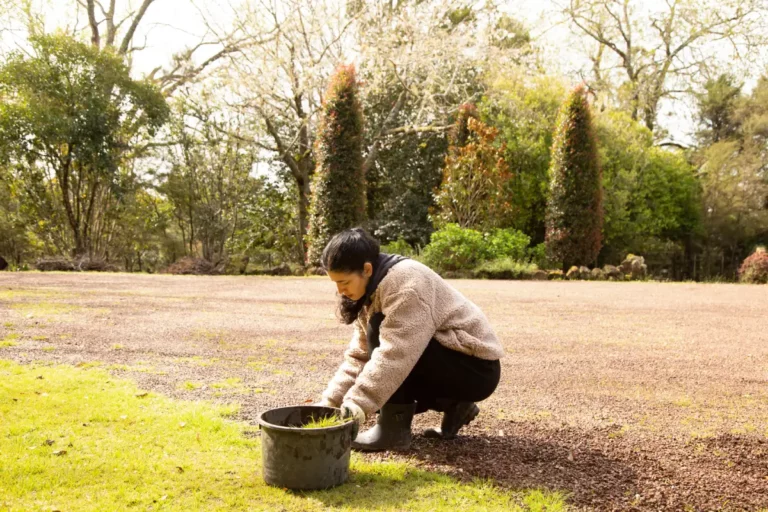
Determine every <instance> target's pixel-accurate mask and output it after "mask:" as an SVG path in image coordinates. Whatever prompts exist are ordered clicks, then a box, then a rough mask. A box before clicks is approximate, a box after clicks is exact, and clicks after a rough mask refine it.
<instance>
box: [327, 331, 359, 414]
mask: <svg viewBox="0 0 768 512" xmlns="http://www.w3.org/2000/svg"><path fill="white" fill-rule="evenodd" d="M354 324H355V330H354V332H353V333H352V340H351V341H350V342H349V347H347V350H346V352H344V362H343V363H341V366H340V367H339V369H338V370H336V374H335V375H334V376H333V378H332V379H331V381H330V382H329V383H328V387H327V388H326V390H325V391H324V392H323V400H324V401H326V402H328V403H329V404H330V405H331V406H333V407H339V406H340V405H341V401H342V399H343V398H344V395H345V394H346V393H347V391H348V390H349V388H351V387H352V386H353V385H354V384H355V379H357V376H358V375H359V374H360V371H361V370H362V369H363V366H365V363H366V362H367V361H368V340H367V339H366V337H365V332H364V331H363V329H362V327H360V322H358V321H355V323H354Z"/></svg>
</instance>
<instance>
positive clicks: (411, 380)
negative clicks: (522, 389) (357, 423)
mask: <svg viewBox="0 0 768 512" xmlns="http://www.w3.org/2000/svg"><path fill="white" fill-rule="evenodd" d="M383 320H384V314H382V313H376V314H375V315H373V317H372V318H371V319H370V321H369V322H368V328H367V333H366V334H367V338H368V353H369V355H372V354H373V351H374V350H376V349H377V348H378V346H379V329H380V326H381V322H382V321H383ZM500 378H501V363H499V361H498V360H496V361H487V360H485V359H480V358H478V357H473V356H469V355H467V354H462V353H461V352H457V351H455V350H451V349H449V348H446V347H444V346H443V345H441V344H440V342H439V341H437V340H436V339H435V338H432V339H431V340H430V342H429V345H427V348H426V350H424V353H423V354H422V355H421V358H420V359H419V360H418V362H417V363H416V366H414V367H413V370H411V373H410V374H409V375H408V377H407V378H406V379H405V381H404V382H403V383H402V385H401V386H400V387H399V388H398V389H397V391H395V393H394V394H393V395H392V396H391V397H390V399H389V400H387V403H388V404H411V403H413V402H414V401H416V402H417V406H416V413H417V414H419V413H422V412H426V411H428V410H434V411H441V412H442V411H443V410H444V408H445V406H446V404H447V403H450V402H454V401H459V402H479V401H481V400H485V399H486V398H488V397H489V396H491V394H492V393H493V392H494V391H495V390H496V386H498V384H499V379H500Z"/></svg>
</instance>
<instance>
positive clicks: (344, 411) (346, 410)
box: [341, 401, 365, 425]
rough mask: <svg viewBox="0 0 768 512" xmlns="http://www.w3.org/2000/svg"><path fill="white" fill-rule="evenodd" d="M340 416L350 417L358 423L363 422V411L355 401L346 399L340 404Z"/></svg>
mask: <svg viewBox="0 0 768 512" xmlns="http://www.w3.org/2000/svg"><path fill="white" fill-rule="evenodd" d="M341 417H342V418H352V419H354V420H355V421H356V422H357V424H358V425H362V424H363V423H365V413H364V412H363V410H362V409H361V408H360V406H359V405H357V404H356V403H355V402H350V401H346V402H344V403H343V404H341Z"/></svg>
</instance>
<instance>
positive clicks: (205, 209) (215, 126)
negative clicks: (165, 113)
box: [157, 102, 295, 265]
mask: <svg viewBox="0 0 768 512" xmlns="http://www.w3.org/2000/svg"><path fill="white" fill-rule="evenodd" d="M190 110H191V106H190V105H189V104H185V103H184V102H178V103H177V104H176V105H175V107H174V116H173V120H172V123H171V130H170V131H171V135H172V136H173V137H174V138H175V139H177V140H179V141H180V143H179V144H178V145H175V146H172V147H171V148H169V149H168V151H167V154H166V161H167V162H168V163H169V164H170V170H169V171H168V172H163V173H160V174H158V176H157V177H158V180H159V185H158V190H159V191H160V192H161V193H162V194H164V195H165V197H167V199H168V201H169V203H170V205H171V206H172V214H173V218H174V220H175V221H176V225H177V227H178V231H179V233H180V237H181V242H182V245H183V247H184V250H183V254H184V255H189V256H193V257H202V258H203V259H205V260H207V261H209V262H212V263H214V265H217V264H219V263H220V262H222V261H225V260H226V259H227V257H228V256H229V254H230V253H231V252H236V253H244V252H247V251H249V250H252V249H254V248H255V247H256V246H258V245H259V244H262V245H266V246H269V247H273V246H274V245H275V243H276V240H278V239H280V236H281V234H282V233H283V232H284V231H285V230H286V229H290V223H289V222H286V221H287V220H288V218H289V216H288V215H287V214H286V213H285V211H284V210H285V208H284V205H283V204H282V203H281V200H282V194H281V193H280V191H278V190H277V189H276V188H275V187H273V186H272V185H271V184H270V183H269V182H268V181H267V180H266V178H264V177H255V176H252V171H253V167H254V164H255V162H256V157H257V155H256V149H255V147H254V146H253V145H252V144H249V143H247V142H244V141H243V140H242V138H240V137H225V138H222V137H221V135H220V133H221V132H222V131H226V132H230V133H237V132H238V131H239V130H240V129H241V128H242V127H241V125H240V124H239V122H238V120H224V119H218V118H216V117H215V116H214V114H213V112H210V111H203V110H200V109H198V110H197V112H195V114H196V116H197V117H198V118H202V119H203V120H204V121H205V122H204V123H202V125H201V126H199V127H195V128H191V127H190V126H189V125H188V122H187V120H186V116H187V115H188V113H189V112H190ZM265 203H266V204H265ZM265 210H266V211H265ZM267 215H274V217H273V218H266V216H267ZM267 231H270V232H271V233H272V234H271V235H270V234H266V232H267ZM260 235H263V236H260ZM293 240H295V238H294V239H293ZM284 243H285V241H284V240H280V243H279V245H280V248H281V249H283V248H284Z"/></svg>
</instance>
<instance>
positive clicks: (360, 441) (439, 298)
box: [320, 228, 504, 451]
mask: <svg viewBox="0 0 768 512" xmlns="http://www.w3.org/2000/svg"><path fill="white" fill-rule="evenodd" d="M321 259H322V262H321V263H322V265H323V267H324V268H325V270H326V271H327V272H328V276H329V277H330V278H331V280H332V281H334V282H335V283H336V286H337V287H338V292H339V294H340V295H341V302H340V304H339V313H340V315H341V318H342V320H343V321H344V322H345V323H347V324H354V327H355V330H354V334H353V336H352V341H351V342H350V344H349V347H348V348H347V351H346V353H345V354H344V362H343V363H342V365H341V367H340V368H339V369H338V371H337V372H336V375H335V376H334V377H333V379H332V380H331V382H330V383H329V385H328V388H327V389H326V390H325V392H324V393H323V399H322V401H321V402H320V403H321V404H323V405H329V406H332V407H341V408H342V410H343V411H344V413H345V415H351V416H353V417H354V418H355V419H356V420H357V421H358V422H360V423H361V424H362V423H363V422H364V421H365V419H366V417H368V416H370V415H371V414H373V413H374V412H376V411H379V417H378V421H377V424H376V426H374V427H373V428H371V429H370V430H368V431H366V432H363V433H361V434H360V435H359V436H358V437H357V439H356V440H355V442H354V443H353V445H352V447H353V448H355V449H358V450H362V451H377V450H407V449H408V448H409V447H410V444H411V421H412V420H413V416H414V414H417V413H421V412H425V411H427V410H435V411H440V412H442V413H443V421H442V425H441V428H440V429H429V430H427V431H426V432H425V436H427V437H440V438H443V439H452V438H454V437H455V436H456V433H457V432H458V431H459V429H460V428H461V427H462V426H464V425H466V424H467V423H469V422H470V421H472V420H473V419H474V418H475V416H477V414H478V413H479V412H480V410H479V409H478V407H477V405H476V404H475V402H479V401H480V400H484V399H485V398H488V397H489V396H490V395H491V393H493V391H494V390H495V389H496V386H497V385H498V383H499V377H500V364H499V359H500V358H501V357H502V355H503V354H504V350H503V349H502V347H501V344H500V343H499V341H498V339H497V338H496V335H495V334H494V332H493V330H492V328H491V326H490V324H489V322H488V319H487V318H486V317H485V315H484V314H483V312H482V311H480V309H479V308H478V307H477V306H476V305H474V304H473V303H472V302H470V301H469V300H467V299H466V298H465V297H464V296H463V295H461V294H460V293H459V292H458V291H457V290H455V289H454V288H453V287H451V286H450V285H449V284H448V283H446V282H445V281H443V279H442V278H441V277H440V276H438V275H437V274H436V273H434V272H433V271H432V270H430V269H429V268H428V267H426V266H424V265H422V264H421V263H418V262H416V261H413V260H409V259H407V258H404V257H402V256H397V255H388V254H383V253H380V252H379V242H378V241H377V240H376V239H374V238H373V237H371V236H370V235H369V234H368V233H366V232H365V231H364V230H362V229H360V228H355V229H350V230H347V231H343V232H341V233H339V234H337V235H336V236H334V237H333V239H332V240H331V241H330V242H329V243H328V245H327V246H326V247H325V249H324V251H323V254H322V258H321Z"/></svg>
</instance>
